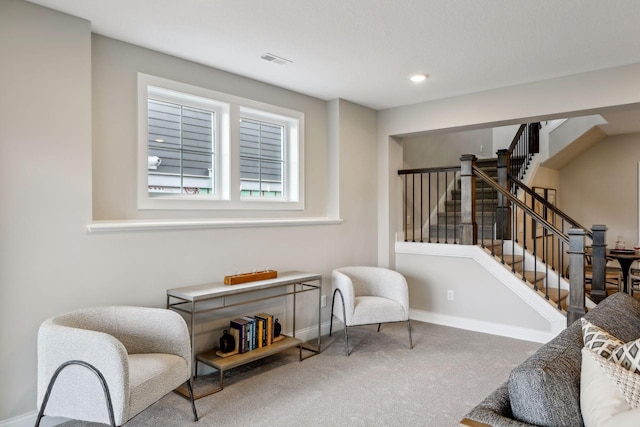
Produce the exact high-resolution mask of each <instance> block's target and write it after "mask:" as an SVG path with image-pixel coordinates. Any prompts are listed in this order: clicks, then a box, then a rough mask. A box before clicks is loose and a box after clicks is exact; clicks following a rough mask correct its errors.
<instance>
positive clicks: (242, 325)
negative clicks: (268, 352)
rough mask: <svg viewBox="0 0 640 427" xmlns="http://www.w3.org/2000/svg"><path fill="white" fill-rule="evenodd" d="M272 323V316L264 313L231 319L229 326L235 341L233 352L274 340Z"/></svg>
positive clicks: (250, 348) (268, 343) (264, 344)
mask: <svg viewBox="0 0 640 427" xmlns="http://www.w3.org/2000/svg"><path fill="white" fill-rule="evenodd" d="M273 324H274V318H273V316H272V315H270V314H266V313H260V314H256V315H255V316H243V317H238V318H237V319H233V320H232V321H231V322H230V323H229V326H230V333H231V334H232V335H233V337H234V338H235V341H236V348H235V351H234V352H238V353H246V352H248V351H251V350H255V349H257V348H262V347H266V346H268V345H271V344H272V343H273V342H274V336H273Z"/></svg>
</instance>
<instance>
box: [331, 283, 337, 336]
mask: <svg viewBox="0 0 640 427" xmlns="http://www.w3.org/2000/svg"><path fill="white" fill-rule="evenodd" d="M336 292H338V290H337V289H336V290H335V291H333V296H332V297H331V316H330V317H331V320H330V321H329V336H331V334H332V333H333V307H334V306H335V305H336Z"/></svg>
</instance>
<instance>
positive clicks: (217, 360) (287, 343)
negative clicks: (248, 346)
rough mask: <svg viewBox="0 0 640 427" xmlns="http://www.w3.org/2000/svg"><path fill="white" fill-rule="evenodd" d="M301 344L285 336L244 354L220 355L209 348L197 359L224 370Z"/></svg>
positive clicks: (197, 356)
mask: <svg viewBox="0 0 640 427" xmlns="http://www.w3.org/2000/svg"><path fill="white" fill-rule="evenodd" d="M301 344H302V340H300V339H298V338H293V337H287V336H285V337H284V339H282V340H280V341H276V342H274V343H273V344H271V345H268V346H266V347H262V348H256V349H255V350H251V351H248V352H246V353H242V354H234V355H233V356H227V357H220V356H218V355H217V354H216V350H209V351H207V352H205V353H201V354H198V355H196V361H197V362H200V363H204V364H205V365H209V366H211V367H212V368H216V369H218V370H220V371H223V372H224V371H226V370H227V369H233V368H236V367H238V366H242V365H244V364H245V363H250V362H253V361H256V360H259V359H262V358H263V357H268V356H271V355H272V354H276V353H279V352H281V351H282V350H286V349H288V348H291V347H296V346H300V345H301Z"/></svg>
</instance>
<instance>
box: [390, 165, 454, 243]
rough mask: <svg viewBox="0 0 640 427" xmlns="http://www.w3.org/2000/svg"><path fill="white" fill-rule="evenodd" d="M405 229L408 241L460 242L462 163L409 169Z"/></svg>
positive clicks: (405, 174) (404, 174)
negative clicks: (460, 178)
mask: <svg viewBox="0 0 640 427" xmlns="http://www.w3.org/2000/svg"><path fill="white" fill-rule="evenodd" d="M398 175H400V176H401V177H402V179H403V189H404V201H403V207H402V231H403V233H404V241H405V242H421V243H422V242H426V243H458V242H459V236H458V224H459V218H458V217H459V215H460V200H459V197H456V195H459V193H460V185H459V183H458V177H459V175H460V166H448V167H438V168H422V169H405V170H400V171H398Z"/></svg>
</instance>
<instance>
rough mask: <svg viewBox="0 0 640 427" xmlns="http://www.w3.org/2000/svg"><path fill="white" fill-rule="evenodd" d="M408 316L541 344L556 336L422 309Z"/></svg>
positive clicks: (421, 320)
mask: <svg viewBox="0 0 640 427" xmlns="http://www.w3.org/2000/svg"><path fill="white" fill-rule="evenodd" d="M409 316H410V317H411V319H415V320H418V321H420V322H427V323H434V324H436V325H442V326H450V327H452V328H458V329H466V330H468V331H474V332H483V333H485V334H491V335H500V336H503V337H508V338H515V339H519V340H525V341H533V342H538V343H543V344H544V343H546V342H548V341H550V340H551V339H552V338H554V337H555V336H556V334H554V333H552V332H549V331H540V330H536V329H526V328H520V327H517V326H511V325H504V324H500V323H492V322H485V321H483V320H474V319H468V318H464V317H456V316H449V315H446V314H439V313H431V312H429V311H423V310H415V309H411V310H410V311H409Z"/></svg>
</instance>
